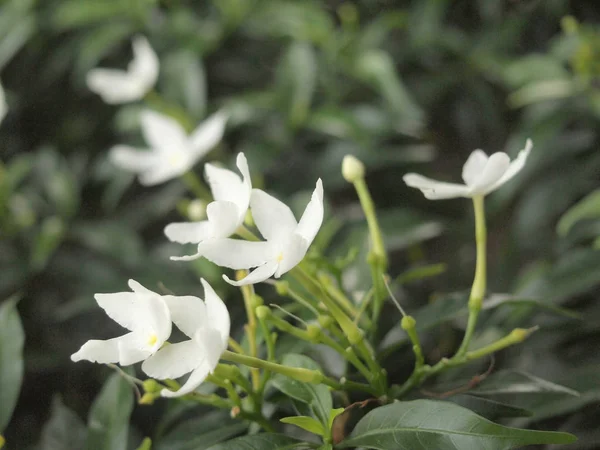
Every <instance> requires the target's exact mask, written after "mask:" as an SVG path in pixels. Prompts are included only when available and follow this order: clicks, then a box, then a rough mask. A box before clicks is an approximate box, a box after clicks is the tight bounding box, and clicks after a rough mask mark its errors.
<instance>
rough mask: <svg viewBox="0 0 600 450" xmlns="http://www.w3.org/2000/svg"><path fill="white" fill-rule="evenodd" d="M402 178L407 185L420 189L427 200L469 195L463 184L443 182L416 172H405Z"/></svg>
mask: <svg viewBox="0 0 600 450" xmlns="http://www.w3.org/2000/svg"><path fill="white" fill-rule="evenodd" d="M402 179H403V180H404V182H405V183H406V185H407V186H410V187H414V188H417V189H420V190H421V192H423V195H425V197H426V198H428V199H429V200H442V199H447V198H456V197H469V188H468V187H467V186H465V185H464V184H455V183H444V182H443V181H436V180H432V179H431V178H427V177H424V176H422V175H419V174H416V173H407V174H406V175H404V176H403V177H402Z"/></svg>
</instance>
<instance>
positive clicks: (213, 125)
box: [190, 111, 228, 159]
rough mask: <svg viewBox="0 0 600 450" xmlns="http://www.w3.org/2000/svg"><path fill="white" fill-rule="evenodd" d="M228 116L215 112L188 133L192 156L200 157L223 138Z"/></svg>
mask: <svg viewBox="0 0 600 450" xmlns="http://www.w3.org/2000/svg"><path fill="white" fill-rule="evenodd" d="M227 119H228V116H227V114H225V113H224V112H221V111H220V112H217V113H215V114H213V115H212V116H210V117H209V118H208V119H206V120H205V121H204V122H202V123H201V124H200V125H198V127H197V128H196V129H195V130H194V131H193V132H192V134H191V135H190V146H191V149H192V154H193V155H194V158H196V159H199V158H202V157H203V156H204V155H205V154H206V153H208V152H209V151H210V150H211V149H212V148H213V147H215V146H216V145H217V144H218V143H219V142H220V141H221V139H222V138H223V133H224V132H225V125H226V124H227Z"/></svg>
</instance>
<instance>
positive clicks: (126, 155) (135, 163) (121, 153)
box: [108, 145, 160, 173]
mask: <svg viewBox="0 0 600 450" xmlns="http://www.w3.org/2000/svg"><path fill="white" fill-rule="evenodd" d="M108 158H109V160H110V162H111V163H113V164H114V165H115V166H117V167H119V168H121V169H124V170H127V171H129V172H136V173H140V172H144V171H146V170H150V169H152V167H154V166H156V165H157V164H160V158H159V157H157V155H156V153H154V152H152V151H149V150H138V149H137V148H134V147H130V146H128V145H115V146H114V147H112V148H111V149H110V150H109V153H108Z"/></svg>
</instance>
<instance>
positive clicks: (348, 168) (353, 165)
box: [342, 155, 365, 183]
mask: <svg viewBox="0 0 600 450" xmlns="http://www.w3.org/2000/svg"><path fill="white" fill-rule="evenodd" d="M342 176H343V177H344V179H345V180H346V181H347V182H348V183H354V182H356V181H358V180H359V179H361V178H364V177H365V165H364V164H363V163H362V162H361V161H360V160H359V159H357V158H356V157H354V156H352V155H346V156H344V160H343V161H342Z"/></svg>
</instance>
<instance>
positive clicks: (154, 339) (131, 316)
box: [71, 280, 171, 366]
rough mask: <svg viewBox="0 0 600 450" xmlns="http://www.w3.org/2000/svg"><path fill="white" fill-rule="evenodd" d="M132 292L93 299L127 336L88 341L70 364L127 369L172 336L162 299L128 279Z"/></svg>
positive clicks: (97, 296)
mask: <svg viewBox="0 0 600 450" xmlns="http://www.w3.org/2000/svg"><path fill="white" fill-rule="evenodd" d="M129 287H130V288H131V290H132V291H133V292H118V293H115V294H96V295H95V296H94V298H95V299H96V301H97V302H98V305H100V307H101V308H102V309H104V311H105V312H106V314H108V316H109V317H110V318H111V319H113V320H114V321H115V322H117V323H118V324H119V325H121V326H123V327H125V328H127V329H128V330H130V332H129V333H127V334H125V335H123V336H120V337H117V338H113V339H108V340H106V341H102V340H91V341H87V342H86V343H85V344H83V346H82V347H81V348H80V349H79V351H78V352H77V353H74V354H73V355H71V359H72V360H73V361H81V360H82V359H85V360H87V361H92V362H97V363H101V364H108V363H119V364H121V365H122V366H128V365H130V364H134V363H137V362H140V361H143V360H145V359H146V358H148V357H149V356H150V355H152V354H154V353H155V352H156V351H157V350H158V349H159V348H160V347H161V346H162V345H163V343H164V342H165V341H166V340H167V339H168V337H169V336H170V334H171V314H170V313H169V308H167V304H166V303H165V301H164V296H160V295H158V294H157V293H155V292H152V291H150V290H148V289H146V288H145V287H144V286H142V285H141V284H139V283H138V282H137V281H134V280H129Z"/></svg>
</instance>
